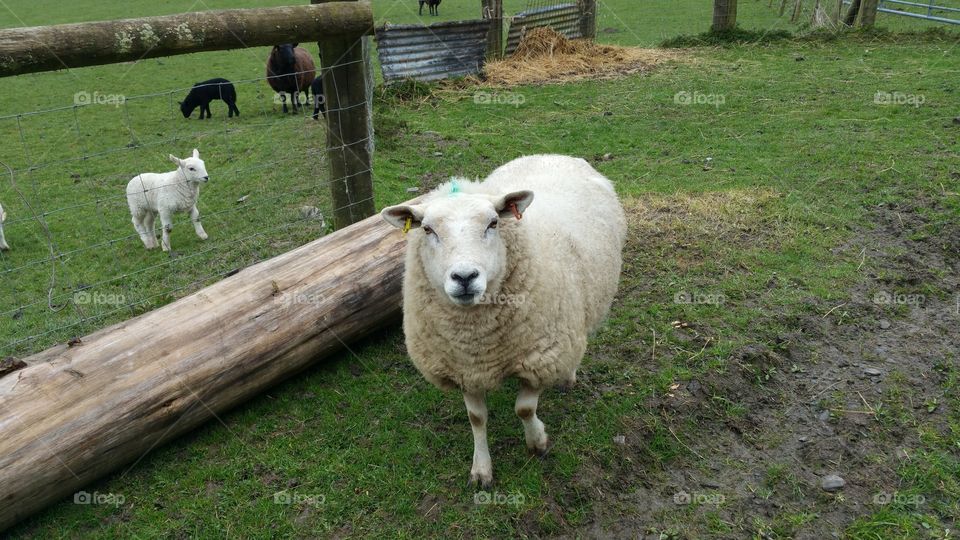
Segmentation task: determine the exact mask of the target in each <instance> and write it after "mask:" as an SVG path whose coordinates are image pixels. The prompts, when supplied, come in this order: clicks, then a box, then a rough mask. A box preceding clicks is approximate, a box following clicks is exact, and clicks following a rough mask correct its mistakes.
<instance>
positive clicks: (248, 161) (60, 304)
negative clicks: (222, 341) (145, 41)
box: [0, 51, 370, 358]
mask: <svg viewBox="0 0 960 540" xmlns="http://www.w3.org/2000/svg"><path fill="white" fill-rule="evenodd" d="M220 54H223V53H220ZM227 54H242V53H240V52H235V53H227ZM312 54H313V55H314V56H315V55H316V52H315V51H314V52H312ZM261 66H262V64H261ZM347 66H348V64H345V63H341V64H339V65H337V66H336V68H335V69H345V68H346V67H347ZM101 69H104V70H110V69H116V70H122V69H126V66H123V65H114V66H108V67H105V68H101ZM144 69H148V68H144ZM156 69H158V70H162V67H161V66H157V67H156ZM142 71H143V70H141V72H142ZM260 73H263V71H262V70H261V71H260ZM260 73H256V72H252V71H250V72H247V73H244V74H245V75H247V76H246V77H243V78H237V79H234V80H232V81H231V82H232V83H233V85H234V87H235V88H236V92H237V95H238V100H237V106H238V108H239V111H240V114H239V115H237V116H234V117H232V118H231V117H229V116H228V113H227V112H228V107H227V105H226V104H224V103H223V102H222V101H213V102H212V103H211V104H210V109H211V112H212V115H213V116H212V118H209V119H204V120H200V119H198V114H199V110H197V111H195V112H194V113H193V114H192V117H190V118H189V119H188V118H184V113H182V112H181V109H180V104H179V102H180V101H181V100H183V98H184V97H185V96H186V95H187V93H188V92H189V91H190V89H191V87H192V86H193V84H194V82H195V81H178V84H171V85H170V87H169V88H166V89H162V90H159V91H155V92H150V93H144V94H138V95H126V94H124V87H123V86H116V87H114V86H111V87H110V91H109V92H108V91H104V90H100V89H94V88H90V87H78V88H76V92H75V94H74V95H73V101H72V102H69V103H63V104H60V105H57V106H53V107H46V108H39V109H37V110H29V111H22V110H21V111H17V110H13V111H11V110H6V111H2V110H0V140H2V141H4V144H3V145H0V205H2V206H3V208H4V211H5V212H6V214H7V219H6V221H5V222H4V223H3V230H4V232H5V236H6V239H7V242H8V243H9V244H10V247H11V249H10V250H9V251H0V285H2V286H0V358H3V357H6V356H17V357H20V356H24V355H27V354H30V353H33V352H37V351H39V350H42V349H44V348H47V347H49V346H51V345H53V344H56V343H64V342H70V341H71V340H74V339H76V338H77V337H79V336H82V335H85V334H87V333H89V332H91V331H94V330H96V329H98V328H101V327H104V326H107V325H109V324H112V323H115V322H119V321H123V320H125V319H128V318H131V317H133V316H136V315H139V314H141V313H143V312H146V311H149V310H151V309H154V308H156V307H159V306H162V305H164V304H166V303H168V302H170V301H172V300H175V299H177V298H179V297H182V296H185V295H187V294H189V293H191V292H193V291H195V290H197V289H199V288H201V287H203V286H205V285H207V284H209V283H211V282H213V281H216V280H218V279H221V278H223V277H225V276H228V275H231V274H233V273H236V272H237V271H239V270H240V269H242V268H244V267H246V266H249V265H251V264H254V263H256V262H258V261H261V260H264V259H267V258H269V257H272V256H274V255H277V254H279V253H283V252H286V251H289V250H291V249H293V248H295V247H298V246H300V245H302V244H304V243H307V242H309V241H311V240H314V239H316V238H318V237H320V236H322V235H324V234H326V233H327V232H329V231H330V230H331V229H332V225H331V222H332V219H331V216H332V215H333V213H334V211H335V210H336V209H335V208H333V204H332V202H331V196H330V184H331V182H334V181H339V180H343V178H330V172H329V171H330V167H329V165H330V164H329V160H328V157H327V156H328V154H327V150H328V146H327V144H328V143H327V141H328V140H330V141H337V140H344V138H343V137H342V136H341V137H339V138H338V137H328V133H327V123H326V122H325V121H324V118H323V116H320V117H319V118H318V119H316V120H315V119H314V118H313V113H314V109H315V107H314V101H313V99H314V96H312V95H311V96H309V99H310V101H309V102H308V101H307V98H308V94H307V89H303V92H301V93H300V94H299V95H298V96H297V103H298V106H296V107H293V106H292V105H293V104H292V103H291V102H290V101H288V106H289V108H290V110H291V112H290V113H287V114H284V113H283V112H282V102H281V99H280V95H279V94H276V93H275V92H273V90H272V89H271V88H270V86H269V85H268V82H267V77H266V75H265V74H264V75H260ZM321 74H322V70H317V75H318V77H319V76H321ZM141 76H144V75H143V74H141ZM331 80H335V78H331ZM331 93H337V97H338V99H334V100H332V101H333V102H334V103H336V104H338V106H337V108H335V109H333V110H330V109H329V108H327V110H326V111H325V114H326V115H339V114H341V113H344V112H345V111H347V110H348V109H352V108H354V107H365V106H366V105H367V103H366V101H365V100H363V99H362V97H361V99H359V100H358V99H354V98H352V97H350V96H347V95H346V90H345V89H341V88H337V87H336V85H334V87H333V88H327V89H326V97H325V98H321V99H322V100H323V101H324V102H325V103H329V102H330V101H331V100H330V99H327V98H329V96H330V95H331ZM287 99H289V98H287ZM369 142H370V141H362V143H363V144H368V143H369ZM351 144H356V142H353V143H351ZM194 148H196V149H198V150H199V155H200V158H201V159H202V160H204V162H205V165H206V169H207V172H208V174H209V181H207V182H205V183H202V184H200V186H199V191H200V195H199V199H198V202H197V208H198V209H199V212H200V221H201V223H202V224H203V227H204V228H205V230H206V233H207V234H208V238H207V239H201V238H200V237H199V236H198V235H197V234H195V232H194V227H193V226H192V224H191V216H190V213H189V211H187V212H180V213H177V214H175V215H174V217H173V227H172V231H171V232H170V237H171V251H170V252H164V251H162V250H161V249H159V248H157V249H146V248H145V245H144V242H142V241H141V238H140V235H139V234H138V232H137V231H136V230H135V228H134V224H133V222H132V220H131V210H130V208H129V206H128V201H127V194H126V186H127V183H128V182H130V181H131V179H133V178H135V177H138V175H140V174H142V173H164V172H170V171H173V170H175V169H176V168H177V166H176V165H175V164H173V163H171V161H170V160H169V158H168V155H169V154H172V155H174V156H176V157H178V158H185V157H189V156H190V155H191V153H192V151H193V149H194ZM176 178H177V180H175V182H176V183H178V184H179V183H181V180H179V179H181V178H183V177H182V176H177V177H176ZM175 187H177V188H180V187H181V186H180V185H177V186H175ZM363 202H368V201H354V202H353V203H352V204H359V203H363ZM160 229H161V223H160V220H159V219H157V220H156V221H155V223H154V230H153V234H154V236H160V233H161V230H160ZM158 240H159V239H158ZM158 243H159V242H158Z"/></svg>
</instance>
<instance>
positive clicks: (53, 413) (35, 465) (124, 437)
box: [0, 216, 406, 531]
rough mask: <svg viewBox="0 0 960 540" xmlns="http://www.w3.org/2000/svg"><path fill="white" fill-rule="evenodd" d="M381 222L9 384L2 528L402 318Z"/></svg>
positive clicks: (1, 441)
mask: <svg viewBox="0 0 960 540" xmlns="http://www.w3.org/2000/svg"><path fill="white" fill-rule="evenodd" d="M405 244H406V242H405V239H404V237H403V235H402V234H401V233H400V231H398V230H397V229H395V228H393V227H391V226H389V225H387V224H386V223H385V222H383V220H382V219H381V218H380V216H374V217H371V218H369V219H367V220H364V221H363V222H361V223H358V224H356V225H353V226H351V227H348V228H346V229H343V230H341V231H337V232H334V233H332V234H330V235H328V236H325V237H323V238H321V239H319V240H315V241H313V242H311V243H309V244H307V245H305V246H303V247H300V248H298V249H295V250H293V251H290V252H288V253H285V254H283V255H280V256H278V257H275V258H273V259H270V260H267V261H264V262H262V263H260V264H257V265H255V266H252V267H249V268H246V269H244V270H242V271H241V272H239V273H237V274H236V275H233V276H231V277H228V278H225V279H223V280H222V281H219V282H217V283H215V284H213V285H211V286H209V287H206V288H204V289H202V290H200V291H198V292H196V293H194V294H192V295H190V296H187V297H185V298H182V299H180V300H178V301H176V302H174V303H172V304H169V305H167V306H165V307H162V308H160V309H157V310H155V311H152V312H149V313H146V314H144V315H141V316H139V317H137V318H135V319H131V320H128V321H125V322H122V323H120V324H116V325H114V326H111V327H109V328H105V329H103V330H100V331H98V332H96V333H94V334H92V335H89V336H86V337H83V338H82V339H81V340H80V342H79V343H74V344H73V345H72V346H70V345H59V346H57V347H54V348H52V349H49V350H47V351H45V352H42V353H40V354H37V355H35V356H33V357H31V358H27V359H25V360H26V361H27V364H28V367H26V368H23V369H21V370H18V371H15V372H13V373H11V374H9V375H8V376H4V377H2V378H0V433H2V434H3V436H2V437H0V501H3V504H0V531H3V530H4V529H5V528H7V527H9V526H10V525H11V524H13V523H14V522H16V521H18V520H21V519H23V518H25V517H27V516H28V515H30V514H32V513H34V512H36V511H37V510H39V509H41V508H43V507H44V506H46V505H48V504H49V503H51V502H54V501H57V500H60V499H62V498H64V497H67V496H72V494H74V493H75V492H77V490H79V489H82V488H83V487H84V486H86V485H88V484H90V483H91V482H94V481H96V480H97V479H99V478H101V477H102V476H104V475H106V474H108V473H111V472H113V471H116V470H118V469H119V468H120V467H123V466H124V465H126V464H128V463H131V462H134V461H136V460H138V459H140V458H141V457H142V456H143V455H145V454H146V453H148V452H150V451H151V450H152V449H153V448H154V447H156V446H158V445H161V444H163V443H165V442H167V441H170V440H171V439H173V438H175V437H177V436H179V435H181V434H183V433H186V432H188V431H190V430H192V429H194V428H195V427H197V426H199V425H201V424H203V423H204V422H206V421H208V420H210V419H211V418H213V417H214V416H215V415H217V414H221V413H223V412H225V411H227V410H228V409H230V408H231V407H234V406H236V405H238V404H240V403H243V402H244V401H246V400H248V399H250V398H251V397H253V396H255V395H257V394H258V393H260V392H262V391H263V390H265V389H267V388H269V387H271V386H273V385H274V384H276V383H277V382H279V381H281V380H283V379H285V378H287V377H289V376H291V375H293V374H295V373H297V372H299V371H301V370H303V369H305V368H307V367H309V366H311V365H313V364H315V363H317V362H320V361H322V360H323V359H324V358H325V357H326V356H328V355H330V354H331V353H334V352H336V351H340V350H342V349H343V347H344V346H345V344H346V343H349V342H351V341H355V340H357V339H359V338H361V337H363V336H365V335H367V334H369V333H370V332H372V331H374V330H377V329H379V328H382V327H384V326H387V325H392V324H395V323H397V322H398V321H399V318H400V299H401V291H400V288H401V281H402V275H403V253H404V249H405Z"/></svg>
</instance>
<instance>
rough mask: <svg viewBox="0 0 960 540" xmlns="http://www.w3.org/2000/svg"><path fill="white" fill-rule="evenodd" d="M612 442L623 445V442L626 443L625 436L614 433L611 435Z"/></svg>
mask: <svg viewBox="0 0 960 540" xmlns="http://www.w3.org/2000/svg"><path fill="white" fill-rule="evenodd" d="M613 443H614V444H619V445H621V446H622V445H624V444H627V437H626V436H624V435H615V436H614V437H613Z"/></svg>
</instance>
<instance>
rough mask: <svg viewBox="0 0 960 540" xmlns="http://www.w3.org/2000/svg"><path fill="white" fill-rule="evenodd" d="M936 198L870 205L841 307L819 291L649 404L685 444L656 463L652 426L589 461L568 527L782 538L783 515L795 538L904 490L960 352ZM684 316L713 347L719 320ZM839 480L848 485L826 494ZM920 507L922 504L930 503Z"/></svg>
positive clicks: (696, 340)
mask: <svg viewBox="0 0 960 540" xmlns="http://www.w3.org/2000/svg"><path fill="white" fill-rule="evenodd" d="M925 204H929V203H923V204H916V205H907V204H905V205H895V206H885V207H881V208H876V209H874V210H873V211H872V214H871V221H872V222H873V225H872V226H868V227H865V228H864V230H862V231H860V232H859V233H858V234H856V235H855V236H854V237H853V239H852V240H851V241H850V242H849V243H847V244H846V245H843V246H841V247H838V248H837V249H836V253H837V254H838V255H852V256H854V257H856V258H858V259H859V260H860V261H861V263H860V270H861V272H862V274H863V276H864V279H863V280H862V282H860V283H858V284H857V285H856V286H855V287H853V289H852V290H849V299H848V300H847V301H846V302H842V303H837V305H822V303H821V302H820V301H818V300H814V299H811V300H810V304H811V305H810V306H809V307H810V309H809V310H805V312H804V313H803V314H799V315H798V314H796V313H784V314H781V316H782V318H783V319H784V320H783V322H784V327H788V328H792V329H793V330H791V331H789V332H785V333H783V334H782V335H779V336H776V339H775V343H774V344H773V345H772V346H769V345H763V344H760V343H761V342H762V341H763V339H762V338H761V337H760V336H757V343H755V344H750V345H746V346H744V347H742V348H739V349H738V350H736V351H735V352H734V353H733V355H732V357H731V358H730V362H729V363H728V366H729V367H728V369H727V370H726V372H724V373H718V372H716V371H710V372H709V375H708V376H704V377H702V378H697V379H694V380H691V381H689V382H685V383H684V384H682V385H680V386H678V387H677V388H676V389H675V391H672V392H670V393H668V394H666V395H659V396H655V397H652V398H651V399H650V400H648V402H647V411H646V413H647V414H649V415H654V416H656V417H658V418H659V419H660V420H662V421H663V423H664V424H665V425H666V426H669V427H670V429H671V431H673V433H676V434H682V442H683V444H684V446H685V447H686V448H687V449H688V450H689V452H687V455H686V456H683V457H679V458H677V459H673V460H670V461H668V462H666V463H664V462H660V461H654V460H651V459H650V452H649V451H647V449H646V445H648V444H650V441H651V438H652V436H653V434H652V433H651V431H650V429H649V427H650V426H649V425H647V424H648V423H645V422H643V421H639V420H638V421H637V422H636V423H635V425H629V426H625V427H624V429H625V433H624V439H623V441H624V444H623V445H622V450H623V451H622V455H621V456H620V459H619V460H618V462H617V463H616V464H615V465H614V466H613V468H612V469H611V468H610V467H609V466H608V465H607V466H602V465H601V464H595V466H590V465H589V464H588V465H587V466H586V467H584V468H583V470H581V471H580V472H579V473H578V474H577V475H576V477H575V482H576V483H577V486H576V489H577V491H579V492H581V493H584V494H588V495H587V496H589V497H591V498H594V499H595V502H594V504H593V505H592V512H593V515H591V516H590V517H589V518H588V519H587V523H588V524H587V525H585V526H583V527H581V528H580V529H578V530H577V531H576V532H574V533H572V534H569V535H565V536H569V537H571V538H573V537H601V538H644V537H651V538H661V537H662V536H660V535H661V534H662V533H663V532H664V531H666V532H667V535H666V537H680V538H687V537H698V538H706V537H710V538H744V537H761V538H764V537H782V536H783V535H782V534H777V533H776V532H773V529H774V527H772V526H771V525H770V524H775V523H778V522H779V523H781V524H784V523H785V524H786V525H785V526H784V529H785V530H788V531H790V533H789V535H790V536H793V537H795V538H811V539H820V538H832V537H840V536H841V535H842V534H843V531H844V530H845V529H846V528H847V527H848V526H849V525H850V524H851V523H853V522H854V521H855V520H856V519H857V518H858V517H861V516H867V515H870V514H872V513H873V512H875V511H876V510H877V509H878V508H879V507H880V506H882V505H883V504H887V503H888V502H889V500H890V499H891V498H892V497H904V495H902V494H898V489H899V488H900V485H899V484H900V476H899V475H898V474H897V472H896V470H897V469H898V467H900V466H901V465H903V464H904V463H906V462H909V461H910V460H915V459H923V458H922V456H921V455H920V454H921V452H918V449H919V448H921V447H922V446H923V445H922V444H921V442H920V440H919V437H920V435H919V434H918V432H919V430H918V429H917V426H918V425H919V424H920V423H921V422H925V423H927V424H928V425H932V426H935V429H936V431H938V432H939V433H940V434H945V435H947V436H949V434H948V433H947V430H948V427H947V414H948V412H947V406H946V405H945V404H944V390H943V386H942V383H944V379H945V377H946V376H947V371H948V370H949V369H955V365H956V362H957V358H958V350H960V344H958V342H957V330H958V328H960V324H958V323H960V304H958V303H960V299H958V291H960V287H958V285H960V283H958V270H960V255H958V254H960V226H958V225H957V224H956V223H955V222H954V223H953V224H952V225H948V226H947V228H946V229H945V230H941V231H940V232H939V233H937V234H929V231H930V227H929V225H930V223H929V222H928V218H927V217H925V213H924V212H923V211H922V210H921V208H922V207H923V206H924V205H925ZM662 211H666V212H669V211H670V210H669V208H666V209H662ZM727 232H728V233H730V231H727ZM734 232H735V233H736V234H739V235H741V236H744V238H742V239H743V240H756V236H759V235H762V234H764V233H763V227H757V226H747V227H740V228H738V229H737V231H734ZM731 234H732V233H731ZM748 236H754V238H747V237H748ZM731 239H736V238H727V239H726V240H728V241H729V240H731ZM643 240H644V239H643V238H639V241H643ZM634 241H638V237H637V236H636V235H635V236H634ZM648 248H649V246H638V245H633V246H628V253H630V251H631V250H633V251H634V252H636V251H638V250H641V249H648ZM810 271H811V272H816V271H817V269H816V268H811V269H810ZM776 286H778V285H777V284H776V283H771V284H770V287H776ZM681 324H684V325H685V326H684V328H678V332H680V333H682V335H684V336H686V339H689V341H690V342H691V343H690V346H691V349H692V350H696V349H697V348H699V347H701V346H702V347H710V346H711V344H710V342H709V339H710V336H711V330H710V328H708V327H704V326H698V325H697V324H696V323H689V325H687V323H681ZM948 363H949V364H950V365H948ZM951 365H952V366H953V367H952V368H951ZM731 408H735V409H736V410H735V411H733V412H732V413H731ZM678 440H680V439H678ZM829 475H837V476H839V477H841V478H842V479H843V481H844V482H845V484H844V485H843V487H842V488H839V489H835V488H831V489H833V491H828V490H826V489H824V487H829V486H825V485H824V482H825V481H826V480H825V479H828V477H829ZM899 502H901V503H902V502H903V501H899ZM908 502H909V501H908ZM915 502H916V503H917V506H918V508H917V510H918V511H919V512H924V511H925V509H924V508H922V506H923V505H924V504H929V503H930V501H919V500H918V501H915ZM926 510H928V509H926ZM953 525H954V526H955V525H956V524H955V523H954V524H953ZM951 528H954V527H951ZM527 532H528V533H530V534H532V535H537V532H538V531H536V530H528V531H527Z"/></svg>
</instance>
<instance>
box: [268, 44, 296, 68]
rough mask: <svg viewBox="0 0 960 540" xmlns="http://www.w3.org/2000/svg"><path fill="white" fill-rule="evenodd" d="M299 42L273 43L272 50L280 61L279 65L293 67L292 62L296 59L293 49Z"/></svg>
mask: <svg viewBox="0 0 960 540" xmlns="http://www.w3.org/2000/svg"><path fill="white" fill-rule="evenodd" d="M297 45H299V43H284V44H282V45H274V46H273V52H274V54H276V57H277V60H278V61H279V62H280V66H282V67H285V68H291V69H292V68H293V67H294V64H295V63H296V61H297V55H296V53H295V52H294V49H296V48H297Z"/></svg>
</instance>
